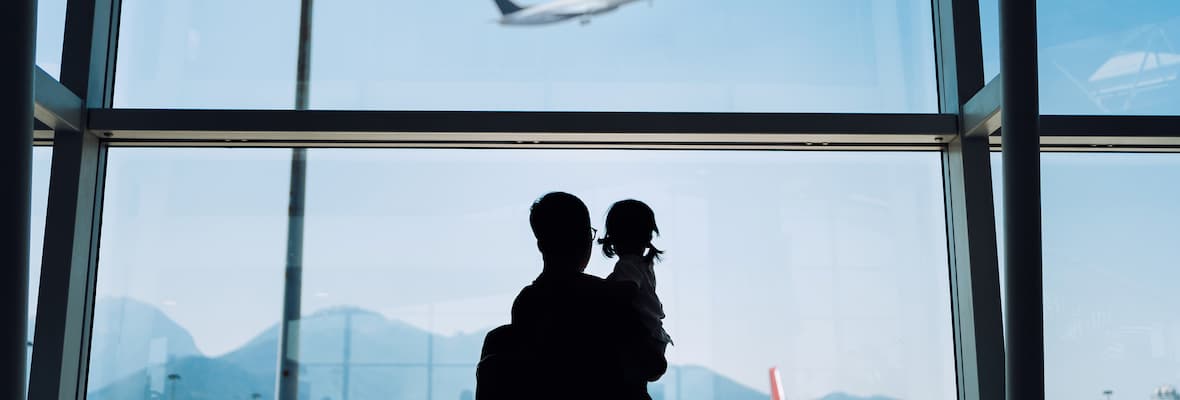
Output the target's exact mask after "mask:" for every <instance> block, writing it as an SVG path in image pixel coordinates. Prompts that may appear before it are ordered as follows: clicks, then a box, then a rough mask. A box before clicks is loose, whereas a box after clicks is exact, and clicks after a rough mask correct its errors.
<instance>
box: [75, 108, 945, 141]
mask: <svg viewBox="0 0 1180 400" xmlns="http://www.w3.org/2000/svg"><path fill="white" fill-rule="evenodd" d="M89 124H90V128H91V130H92V131H93V132H96V133H99V134H101V135H103V136H104V137H106V138H107V139H109V140H113V141H119V140H153V141H169V140H174V141H175V140H180V141H183V140H196V141H242V140H246V141H283V142H308V143H313V144H314V143H320V144H324V143H327V144H331V143H357V142H386V143H398V142H456V141H458V142H508V143H511V142H529V143H531V142H565V143H569V142H575V143H585V142H604V141H610V142H627V143H641V142H650V143H669V142H678V141H685V140H687V141H691V142H696V143H708V142H717V143H744V142H759V143H777V144H784V143H795V144H800V145H806V144H808V143H811V144H816V145H821V144H824V143H828V144H836V143H842V144H858V143H863V144H870V143H883V144H915V145H932V144H940V143H944V142H945V141H948V140H949V139H950V138H952V137H954V136H955V135H956V134H957V132H958V123H957V118H956V117H955V116H953V115H939V114H925V115H913V114H902V115H881V114H708V113H531V112H399V111H249V110H128V109H113V110H91V111H90V115H89ZM624 132H625V133H624Z"/></svg>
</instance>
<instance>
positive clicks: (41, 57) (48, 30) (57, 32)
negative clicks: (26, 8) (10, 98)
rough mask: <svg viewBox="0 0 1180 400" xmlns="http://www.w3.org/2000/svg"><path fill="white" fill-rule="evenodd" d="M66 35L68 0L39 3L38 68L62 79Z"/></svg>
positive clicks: (49, 0) (45, 0)
mask: <svg viewBox="0 0 1180 400" xmlns="http://www.w3.org/2000/svg"><path fill="white" fill-rule="evenodd" d="M65 33H66V0H43V1H38V2H37V66H38V67H41V69H43V70H45V72H47V73H49V75H50V76H52V77H54V78H56V79H61V78H60V75H61V49H62V38H63V37H65Z"/></svg>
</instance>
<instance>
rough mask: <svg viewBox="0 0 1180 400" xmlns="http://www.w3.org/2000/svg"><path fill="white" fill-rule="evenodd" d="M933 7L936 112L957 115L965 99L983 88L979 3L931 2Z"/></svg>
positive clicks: (960, 0) (971, 0) (963, 0)
mask: <svg viewBox="0 0 1180 400" xmlns="http://www.w3.org/2000/svg"><path fill="white" fill-rule="evenodd" d="M933 6H934V33H935V35H934V40H935V42H936V50H937V51H936V53H935V54H936V57H935V62H936V65H935V67H936V71H937V72H938V98H939V101H940V109H941V110H942V112H943V113H948V114H959V110H960V108H961V107H962V105H963V104H964V103H966V102H967V99H970V98H971V96H972V95H974V94H975V92H976V91H979V89H980V88H982V87H983V43H982V41H981V39H980V35H981V33H980V31H979V1H978V0H934V3H933ZM963 27H966V29H959V28H963Z"/></svg>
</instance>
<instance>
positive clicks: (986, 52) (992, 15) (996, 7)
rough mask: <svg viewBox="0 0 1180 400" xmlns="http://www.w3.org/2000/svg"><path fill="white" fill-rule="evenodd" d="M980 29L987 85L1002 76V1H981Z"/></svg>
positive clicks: (984, 78)
mask: <svg viewBox="0 0 1180 400" xmlns="http://www.w3.org/2000/svg"><path fill="white" fill-rule="evenodd" d="M1042 3H1043V2H1042ZM979 27H980V29H981V34H982V36H981V38H982V39H983V82H984V83H987V82H990V81H991V80H992V79H994V78H995V77H996V76H998V75H1000V0H979ZM1044 95H1045V94H1044V93H1042V94H1041V96H1044ZM1041 100H1042V101H1044V100H1045V99H1044V98H1043V97H1042V99H1041Z"/></svg>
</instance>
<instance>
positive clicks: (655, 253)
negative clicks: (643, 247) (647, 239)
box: [644, 243, 664, 264]
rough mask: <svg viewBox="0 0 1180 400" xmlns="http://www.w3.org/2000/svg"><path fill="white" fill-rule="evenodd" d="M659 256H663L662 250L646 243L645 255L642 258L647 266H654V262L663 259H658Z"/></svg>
mask: <svg viewBox="0 0 1180 400" xmlns="http://www.w3.org/2000/svg"><path fill="white" fill-rule="evenodd" d="M661 254H664V251H663V250H660V249H657V248H656V245H654V244H651V243H648V244H647V255H646V256H644V259H646V260H647V263H648V264H655V263H656V261H660V259H661V258H663V257H660V255H661Z"/></svg>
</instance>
